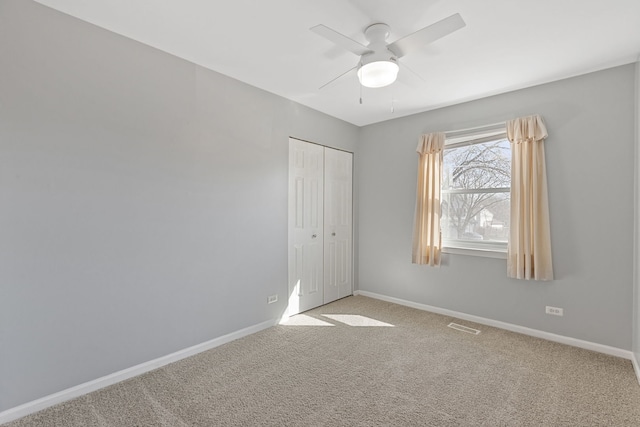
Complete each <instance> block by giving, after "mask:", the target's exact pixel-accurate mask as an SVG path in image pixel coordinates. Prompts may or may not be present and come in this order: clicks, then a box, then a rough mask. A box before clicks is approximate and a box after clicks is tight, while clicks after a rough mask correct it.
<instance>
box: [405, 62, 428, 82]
mask: <svg viewBox="0 0 640 427" xmlns="http://www.w3.org/2000/svg"><path fill="white" fill-rule="evenodd" d="M398 65H399V66H400V69H405V70H407V71H409V72H410V73H411V74H412V75H413V76H414V77H415V78H417V79H419V80H420V81H421V82H422V83H426V82H427V81H426V80H425V79H424V78H423V77H422V76H421V75H420V74H418V73H416V72H415V71H413V69H411V68H409V66H408V65H407V64H405V63H404V62H398Z"/></svg>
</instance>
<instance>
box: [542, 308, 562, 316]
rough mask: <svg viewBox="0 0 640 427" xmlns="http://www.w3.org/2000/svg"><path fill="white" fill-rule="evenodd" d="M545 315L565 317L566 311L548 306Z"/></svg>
mask: <svg viewBox="0 0 640 427" xmlns="http://www.w3.org/2000/svg"><path fill="white" fill-rule="evenodd" d="M545 313H547V314H553V315H554V316H564V310H563V309H561V308H560V307H551V306H550V305H548V306H547V307H546V309H545Z"/></svg>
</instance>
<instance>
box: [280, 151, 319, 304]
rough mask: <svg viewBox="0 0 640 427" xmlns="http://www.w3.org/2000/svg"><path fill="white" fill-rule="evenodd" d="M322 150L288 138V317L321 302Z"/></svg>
mask: <svg viewBox="0 0 640 427" xmlns="http://www.w3.org/2000/svg"><path fill="white" fill-rule="evenodd" d="M323 223H324V149H323V147H322V146H319V145H315V144H309V143H306V142H303V141H299V140H296V139H289V313H288V314H289V315H293V314H297V313H300V312H302V311H306V310H309V309H311V308H314V307H318V306H320V305H322V304H323V302H324V292H323V288H324V277H323V276H324V267H323V248H324V244H323V241H324V235H323V232H322V230H323Z"/></svg>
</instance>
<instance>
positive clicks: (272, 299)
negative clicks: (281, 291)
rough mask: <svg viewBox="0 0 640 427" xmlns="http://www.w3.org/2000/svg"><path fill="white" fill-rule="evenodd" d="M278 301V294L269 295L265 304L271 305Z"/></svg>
mask: <svg viewBox="0 0 640 427" xmlns="http://www.w3.org/2000/svg"><path fill="white" fill-rule="evenodd" d="M276 301H278V294H275V295H269V296H268V297H267V304H273V303H274V302H276Z"/></svg>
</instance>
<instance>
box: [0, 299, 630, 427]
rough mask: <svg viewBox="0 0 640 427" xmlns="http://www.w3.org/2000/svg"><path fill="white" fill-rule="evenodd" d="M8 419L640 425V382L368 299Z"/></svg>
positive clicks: (535, 344)
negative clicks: (472, 332)
mask: <svg viewBox="0 0 640 427" xmlns="http://www.w3.org/2000/svg"><path fill="white" fill-rule="evenodd" d="M451 321H455V322H456V323H459V324H462V325H465V326H469V327H472V328H476V329H479V330H481V333H480V334H478V335H473V334H469V333H465V332H461V331H457V330H454V329H451V328H448V327H447V324H449V323H450V322H451ZM6 426H7V427H27V426H47V427H52V426H64V427H67V426H69V427H72V426H78V427H80V426H82V427H89V426H172V427H181V426H640V386H639V385H638V383H637V381H636V378H635V376H634V372H633V368H632V365H631V362H630V361H628V360H624V359H620V358H616V357H612V356H606V355H603V354H599V353H595V352H591V351H588V350H583V349H579V348H574V347H569V346H565V345H562V344H557V343H553V342H549V341H545V340H541V339H537V338H532V337H529V336H525V335H520V334H516V333H512V332H508V331H504V330H501V329H496V328H491V327H487V326H483V325H475V324H473V323H470V322H465V321H460V320H455V319H452V318H450V317H446V316H441V315H437V314H433V313H428V312H423V311H419V310H415V309H411V308H407V307H403V306H399V305H396V304H391V303H387V302H383V301H379V300H375V299H371V298H367V297H363V296H356V297H348V298H345V299H342V300H339V301H336V302H334V303H332V304H329V305H326V306H324V307H320V308H317V309H314V310H311V311H309V312H306V313H303V314H302V315H298V316H295V317H292V318H291V320H290V321H289V322H288V323H287V324H284V325H278V326H275V327H272V328H269V329H267V330H264V331H262V332H259V333H256V334H254V335H251V336H249V337H245V338H242V339H239V340H236V341H233V342H231V343H228V344H225V345H223V346H220V347H217V348H215V349H212V350H209V351H206V352H203V353H200V354H198V355H195V356H192V357H190V358H188V359H184V360H181V361H179V362H176V363H173V364H170V365H167V366H165V367H162V368H160V369H157V370H155V371H152V372H149V373H146V374H144V375H141V376H139V377H136V378H132V379H130V380H127V381H123V382H121V383H118V384H115V385H113V386H110V387H107V388H104V389H101V390H98V391H96V392H93V393H90V394H87V395H85V396H82V397H80V398H77V399H74V400H71V401H68V402H65V403H62V404H60V405H57V406H54V407H51V408H48V409H46V410H43V411H41V412H38V413H36V414H33V415H30V416H28V417H25V418H22V419H20V420H16V421H14V422H11V423H8V424H6Z"/></svg>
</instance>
